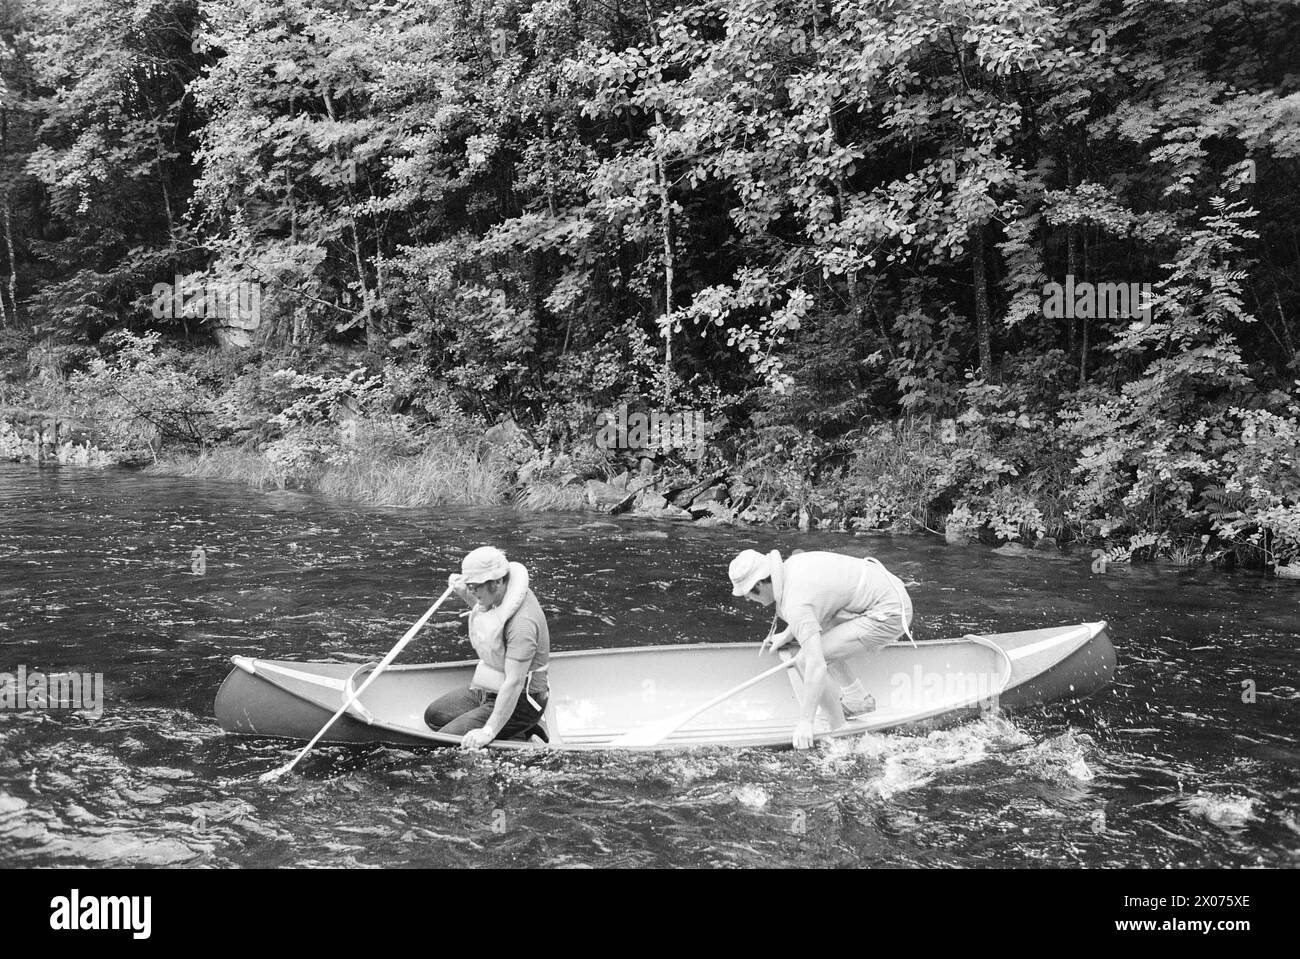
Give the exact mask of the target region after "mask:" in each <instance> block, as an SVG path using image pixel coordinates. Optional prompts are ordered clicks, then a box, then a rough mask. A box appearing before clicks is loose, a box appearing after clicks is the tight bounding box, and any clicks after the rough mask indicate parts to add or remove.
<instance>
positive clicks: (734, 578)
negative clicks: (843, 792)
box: [728, 549, 912, 749]
mask: <svg viewBox="0 0 1300 959" xmlns="http://www.w3.org/2000/svg"><path fill="white" fill-rule="evenodd" d="M728 573H729V575H730V577H731V585H732V587H733V588H732V594H733V595H735V596H744V597H745V598H746V599H749V600H752V601H753V602H755V603H760V604H762V605H763V606H771V605H772V604H773V603H775V604H776V613H777V616H779V617H780V618H781V619H784V620H785V621H786V623H787V624H789V625H788V628H787V629H785V630H784V631H783V632H781V633H778V634H776V635H775V636H773V637H772V638H771V641H770V643H769V644H768V645H767V648H768V649H770V650H771V651H772V652H776V650H778V649H780V648H781V647H782V646H784V645H785V644H786V643H788V642H789V641H790V640H791V639H796V640H798V642H799V655H798V657H797V661H796V666H795V668H797V669H798V670H799V671H800V672H801V673H802V674H803V681H804V692H803V702H802V703H801V706H802V710H803V715H802V717H801V718H800V720H799V722H798V724H797V725H796V726H795V728H794V736H793V742H794V746H795V748H796V749H807V748H808V747H809V746H811V745H812V742H813V733H812V730H813V720H814V719H816V717H817V707H818V706H819V705H820V706H821V707H822V709H823V710H824V711H825V714H826V716H827V718H828V720H829V721H830V724H831V728H832V729H834V728H837V727H839V726H842V725H844V716H845V714H849V715H858V714H861V713H864V712H869V711H871V710H872V709H874V708H875V702H874V700H873V699H872V698H871V697H870V696H869V695H868V694H867V692H866V690H865V689H863V687H862V681H861V680H860V679H858V678H856V677H855V676H854V675H853V673H852V672H851V671H850V670H849V668H848V666H847V664H846V660H847V659H849V657H851V656H853V655H855V654H857V653H861V652H862V651H863V650H864V649H866V650H872V649H878V648H879V647H881V646H884V645H886V644H888V643H892V642H894V641H896V640H897V639H899V638H900V637H902V636H904V635H906V636H907V637H908V638H909V639H910V638H911V631H910V628H911V623H912V600H911V598H910V597H909V596H908V595H907V590H906V588H904V586H903V583H902V581H901V580H900V579H899V578H898V577H897V576H895V575H894V574H893V573H890V572H889V571H888V570H887V569H885V567H884V566H882V565H881V564H880V563H879V562H878V561H876V560H874V559H870V558H868V559H859V558H857V557H854V556H845V555H843V554H842V553H830V552H820V551H813V552H807V553H797V554H795V555H793V556H791V557H790V558H789V559H786V560H782V559H781V554H780V553H779V552H777V551H776V550H772V552H770V553H768V554H767V555H766V556H765V555H763V554H762V553H760V552H757V551H756V550H752V549H747V550H744V551H743V552H741V553H740V554H739V555H738V556H737V557H736V558H735V559H734V560H732V562H731V567H730V569H729V570H728ZM775 625H776V624H775V623H773V626H775ZM828 673H829V679H830V680H833V681H834V682H831V681H828V675H827V674H828Z"/></svg>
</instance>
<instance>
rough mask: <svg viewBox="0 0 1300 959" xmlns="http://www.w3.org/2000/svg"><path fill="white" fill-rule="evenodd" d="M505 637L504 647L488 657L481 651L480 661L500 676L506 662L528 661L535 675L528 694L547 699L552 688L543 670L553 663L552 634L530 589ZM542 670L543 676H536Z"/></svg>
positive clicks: (506, 629) (512, 619)
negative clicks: (551, 660) (546, 696)
mask: <svg viewBox="0 0 1300 959" xmlns="http://www.w3.org/2000/svg"><path fill="white" fill-rule="evenodd" d="M504 634H505V635H504V637H503V639H504V640H505V642H504V645H503V646H502V647H496V648H493V649H490V650H487V655H483V654H482V651H479V652H480V658H481V659H482V660H483V662H485V663H487V664H488V665H489V666H491V667H492V668H493V669H495V670H497V671H498V672H505V668H506V662H505V661H506V660H507V659H513V660H525V661H527V662H528V669H529V670H530V671H533V675H532V679H531V680H530V681H529V683H528V690H527V691H528V692H529V693H531V694H532V695H533V696H545V695H546V694H547V693H548V691H549V689H550V684H549V683H548V682H547V675H546V673H547V671H546V670H544V669H542V667H543V666H545V665H546V664H547V663H549V662H550V659H551V631H550V629H549V628H547V625H546V614H545V613H544V612H542V604H541V603H539V602H538V601H537V596H536V595H535V594H534V593H533V591H532V590H531V589H530V590H529V591H528V592H527V593H526V594H525V595H524V601H523V602H522V603H521V604H520V605H519V611H518V612H517V613H515V614H514V615H513V616H511V617H510V618H509V619H508V620H506V628H505V630H504ZM539 669H540V670H541V672H536V670H539Z"/></svg>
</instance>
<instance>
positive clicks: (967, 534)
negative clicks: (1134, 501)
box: [0, 409, 1300, 580]
mask: <svg viewBox="0 0 1300 959" xmlns="http://www.w3.org/2000/svg"><path fill="white" fill-rule="evenodd" d="M16 412H17V413H19V414H21V415H19V416H15V413H16ZM0 413H2V414H3V418H0V458H3V459H8V460H14V461H22V462H28V463H32V464H36V465H46V464H50V465H53V464H57V465H62V466H75V467H109V466H121V467H128V468H132V469H140V470H141V471H142V472H144V473H146V474H149V475H154V476H167V477H177V478H194V479H215V480H220V481H224V482H231V483H238V484H242V485H245V486H247V487H250V488H252V489H256V490H276V489H297V490H302V491H304V492H312V493H315V494H318V495H320V496H323V497H325V498H328V499H331V500H336V501H339V502H348V503H354V504H358V505H364V506H384V507H399V508H420V507H431V506H479V507H493V506H512V507H515V508H520V509H525V510H530V511H536V512H548V511H580V510H586V511H590V512H593V513H599V514H604V515H627V516H636V517H642V518H647V519H654V520H660V521H673V522H684V523H692V524H698V525H701V526H725V525H739V526H766V527H771V528H787V529H788V528H797V529H800V530H804V531H812V530H820V531H826V532H839V533H845V534H850V535H858V536H864V535H869V536H880V535H886V536H895V535H904V536H906V535H920V536H922V537H925V538H936V537H942V538H943V539H944V541H945V542H946V543H947V544H949V545H950V546H961V545H966V544H982V545H984V546H986V547H991V549H990V552H992V553H994V554H997V555H1001V556H1026V557H1027V556H1031V555H1039V554H1042V553H1043V552H1044V551H1046V552H1048V553H1057V554H1059V553H1062V552H1063V553H1067V554H1074V555H1083V556H1086V557H1089V558H1090V559H1091V565H1092V567H1093V570H1094V572H1104V571H1105V570H1106V568H1107V567H1109V566H1114V565H1124V564H1128V563H1132V562H1138V563H1142V562H1152V563H1157V564H1159V565H1168V566H1173V567H1184V568H1185V567H1195V566H1201V565H1207V566H1217V567H1224V568H1233V567H1235V566H1238V565H1240V566H1246V567H1249V566H1251V565H1253V564H1250V563H1241V562H1238V561H1237V559H1238V558H1237V556H1236V555H1235V553H1234V551H1233V550H1232V547H1231V544H1226V543H1223V542H1215V541H1213V539H1212V538H1211V537H1208V536H1205V537H1203V538H1202V539H1201V540H1199V541H1196V540H1194V539H1192V538H1191V537H1184V538H1183V541H1182V542H1180V541H1178V540H1177V539H1175V538H1173V537H1171V536H1170V535H1169V534H1167V533H1166V534H1162V535H1159V536H1155V537H1148V538H1146V539H1144V540H1142V541H1139V542H1137V543H1136V544H1135V543H1134V542H1133V541H1132V540H1130V542H1128V543H1122V542H1116V541H1115V540H1114V539H1113V538H1105V537H1097V538H1092V539H1081V538H1079V537H1072V536H1068V535H1067V536H1060V537H1057V536H1051V535H1047V534H1046V533H1044V534H1043V535H1039V536H1036V537H1026V538H1025V539H1021V538H1020V537H1019V536H1018V535H1015V534H1014V531H1011V532H1012V533H1013V535H1010V536H1007V535H1003V536H999V535H997V534H996V532H995V531H992V530H989V529H987V528H972V527H971V525H970V524H969V522H968V521H967V522H963V517H962V516H961V515H960V514H958V515H954V514H949V515H948V516H932V515H931V516H925V517H923V518H918V517H917V516H915V515H910V514H909V515H905V516H901V517H894V518H893V521H891V522H881V521H880V519H881V517H880V516H879V515H877V516H875V517H874V519H875V522H874V523H873V522H870V521H869V519H868V518H866V517H862V516H850V515H846V513H845V512H844V511H840V512H839V513H838V514H836V513H828V512H824V511H821V510H818V509H817V507H816V506H815V505H811V506H810V504H815V503H817V502H819V501H820V502H825V501H826V498H827V494H829V493H830V492H836V493H839V494H840V495H843V489H842V488H840V489H836V490H829V489H826V488H823V489H817V488H813V489H811V490H809V491H808V497H807V499H808V502H806V503H803V504H801V503H798V502H796V501H793V500H790V499H784V500H781V501H778V502H773V501H771V500H764V499H762V498H761V497H760V496H758V495H756V494H758V493H759V490H758V488H757V487H756V486H755V485H754V484H753V483H750V482H747V481H746V480H745V478H744V477H743V475H741V469H740V468H739V467H737V468H733V469H731V470H726V469H722V470H715V471H711V472H709V473H707V474H706V475H703V476H698V475H691V474H689V473H686V472H683V471H681V470H676V471H668V470H656V469H655V468H654V465H653V464H652V463H651V462H650V461H649V460H645V461H643V464H644V468H643V469H642V470H641V471H639V472H632V471H631V470H626V469H625V470H623V471H621V472H619V473H617V474H615V475H604V476H603V477H599V478H598V477H595V476H589V475H583V473H581V472H579V471H577V470H575V469H574V467H575V465H577V464H576V463H575V461H574V458H573V457H572V456H568V455H564V454H561V455H559V456H554V457H546V456H543V457H540V458H537V457H534V458H533V459H531V460H530V461H528V462H527V463H525V464H523V465H522V466H520V465H518V464H515V463H513V462H511V460H510V458H509V456H508V455H507V454H506V450H507V449H508V448H509V446H510V444H509V443H508V442H506V443H503V442H501V436H502V434H503V433H505V434H507V435H511V436H513V434H512V432H511V431H510V430H505V431H502V430H500V429H497V430H495V432H494V431H491V430H489V431H487V432H486V433H485V434H484V435H483V436H481V437H479V439H478V441H477V442H474V443H467V442H464V441H462V440H456V439H454V438H448V437H434V438H432V439H431V440H430V441H429V443H428V445H426V446H425V447H424V448H423V449H420V450H419V451H418V452H415V453H412V454H409V455H396V454H394V453H392V452H385V451H381V450H375V449H370V450H366V451H360V452H359V451H353V455H346V456H338V455H336V456H333V457H322V458H317V460H316V461H315V462H314V463H313V464H305V463H303V462H297V463H288V464H287V463H286V462H285V460H284V458H283V457H279V458H277V457H276V456H275V452H276V451H275V450H274V449H271V450H268V449H257V448H250V447H248V446H243V447H233V446H231V447H217V448H214V449H209V450H203V451H199V452H184V451H177V450H165V451H163V452H161V453H159V454H157V455H154V454H153V451H152V450H145V451H140V450H113V449H102V448H100V447H99V446H97V445H96V444H95V442H94V437H93V436H92V435H90V434H88V433H87V432H86V431H85V425H84V424H78V423H75V422H72V421H69V420H67V419H66V418H61V417H59V416H57V415H55V414H50V413H41V412H38V411H31V410H25V411H15V410H13V409H8V410H3V411H0ZM24 431H26V435H24ZM887 452H889V453H892V455H893V456H895V457H897V456H898V454H899V450H898V449H897V448H895V449H893V450H892V451H885V450H877V451H875V453H874V455H877V456H883V455H885V454H886V453H887ZM863 453H864V455H866V454H868V453H870V451H866V450H864V451H863ZM894 466H895V468H899V469H905V465H904V464H899V463H895V464H894ZM295 471H296V472H295ZM913 478H915V475H914V474H913ZM954 512H956V511H954ZM927 521H928V522H927ZM931 523H933V524H934V525H933V526H932V525H930V524H931ZM936 527H937V528H936ZM1004 532H1005V531H1004ZM1133 539H1136V538H1133ZM1188 540H1191V541H1190V542H1189V541H1188ZM1229 557H1230V558H1229ZM1254 565H1258V564H1254ZM1272 572H1273V573H1274V574H1275V575H1276V576H1277V577H1278V578H1283V579H1293V580H1300V568H1296V567H1295V566H1286V565H1282V566H1277V567H1274V568H1273V569H1272Z"/></svg>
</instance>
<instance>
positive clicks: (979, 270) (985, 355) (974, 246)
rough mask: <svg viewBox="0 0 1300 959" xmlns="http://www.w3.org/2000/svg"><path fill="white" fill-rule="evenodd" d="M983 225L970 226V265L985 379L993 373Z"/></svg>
mask: <svg viewBox="0 0 1300 959" xmlns="http://www.w3.org/2000/svg"><path fill="white" fill-rule="evenodd" d="M984 231H985V225H984V224H983V223H980V224H978V225H977V226H973V227H971V231H970V237H971V267H972V271H973V273H974V279H975V335H976V338H977V339H978V341H979V349H980V369H981V370H983V371H984V376H985V378H986V379H987V378H988V377H991V376H992V375H993V329H992V326H991V323H990V320H989V276H988V261H987V250H986V244H985V241H984Z"/></svg>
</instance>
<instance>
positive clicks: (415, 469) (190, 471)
mask: <svg viewBox="0 0 1300 959" xmlns="http://www.w3.org/2000/svg"><path fill="white" fill-rule="evenodd" d="M145 472H147V473H152V474H156V475H163V476H184V477H193V478H199V479H220V480H227V481H231V482H240V483H245V484H247V485H248V486H251V487H253V488H255V489H286V488H295V489H303V490H310V491H313V492H319V493H320V494H321V495H323V496H328V497H331V498H333V499H339V500H347V501H349V502H354V503H361V504H363V505H367V506H444V505H451V506H495V505H498V504H500V503H503V502H505V501H506V499H507V497H508V495H509V490H510V474H509V470H508V468H507V466H506V465H505V464H504V463H501V462H499V461H493V460H490V459H489V460H485V461H480V460H479V459H478V457H477V456H476V455H475V452H474V450H473V449H468V448H466V447H464V446H460V445H454V444H452V443H435V444H433V445H431V446H429V447H427V448H426V449H424V450H423V451H421V452H420V453H418V454H416V455H414V456H399V455H395V454H382V453H381V454H375V455H371V456H368V457H366V458H356V459H352V460H349V461H347V462H345V463H342V464H337V465H326V466H325V467H323V469H322V470H321V471H320V472H319V473H318V474H317V475H315V476H313V477H310V478H308V479H302V480H301V481H297V482H295V481H291V480H289V479H287V478H286V477H285V476H283V475H282V474H280V473H279V472H278V471H277V470H276V468H275V465H274V464H273V463H272V462H271V461H270V460H269V459H268V458H267V457H266V456H265V455H264V454H263V453H262V452H260V451H258V450H252V449H247V448H219V449H214V450H206V451H204V452H201V453H199V454H197V455H190V456H171V457H166V458H164V459H161V460H159V462H157V463H155V464H152V465H150V466H148V467H146V468H145Z"/></svg>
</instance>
